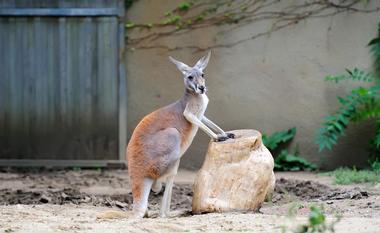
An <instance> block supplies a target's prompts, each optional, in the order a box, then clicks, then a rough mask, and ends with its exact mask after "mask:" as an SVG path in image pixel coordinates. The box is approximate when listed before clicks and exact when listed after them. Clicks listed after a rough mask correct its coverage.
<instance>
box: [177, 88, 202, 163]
mask: <svg viewBox="0 0 380 233" xmlns="http://www.w3.org/2000/svg"><path fill="white" fill-rule="evenodd" d="M207 105H208V97H207V95H206V94H203V95H199V96H196V97H195V98H193V99H191V100H190V101H189V103H188V106H187V107H188V109H187V110H188V111H189V112H191V113H192V114H193V115H195V116H196V117H197V118H198V119H199V120H202V118H203V116H204V114H205V112H206V109H207ZM197 131H198V126H197V125H194V124H192V125H191V131H190V133H189V136H188V137H187V140H186V141H185V142H184V143H183V145H182V147H181V156H182V155H183V154H184V153H185V151H186V150H187V149H188V148H189V146H190V144H191V143H192V141H193V139H194V137H195V134H197Z"/></svg>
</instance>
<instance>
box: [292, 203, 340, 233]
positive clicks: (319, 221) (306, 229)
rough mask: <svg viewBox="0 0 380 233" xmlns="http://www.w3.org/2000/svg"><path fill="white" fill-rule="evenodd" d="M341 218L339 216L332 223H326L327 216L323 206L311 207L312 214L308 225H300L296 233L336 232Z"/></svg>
mask: <svg viewBox="0 0 380 233" xmlns="http://www.w3.org/2000/svg"><path fill="white" fill-rule="evenodd" d="M340 219H341V217H340V216H337V217H336V219H335V220H333V222H331V223H329V224H328V223H327V222H326V215H325V213H324V209H323V206H320V207H318V206H310V213H309V218H308V223H307V224H302V225H299V226H298V228H297V229H296V231H295V232H297V233H313V232H335V230H334V227H335V224H336V223H338V222H339V221H340Z"/></svg>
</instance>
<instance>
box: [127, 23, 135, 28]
mask: <svg viewBox="0 0 380 233" xmlns="http://www.w3.org/2000/svg"><path fill="white" fill-rule="evenodd" d="M135 26H136V24H135V23H133V22H128V23H126V24H125V28H134V27H135Z"/></svg>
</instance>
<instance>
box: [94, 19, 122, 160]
mask: <svg viewBox="0 0 380 233" xmlns="http://www.w3.org/2000/svg"><path fill="white" fill-rule="evenodd" d="M97 22H98V24H97V26H98V33H97V34H98V35H97V37H98V41H97V42H98V46H97V47H98V64H101V65H99V66H98V80H97V81H98V93H99V105H98V114H99V117H100V121H101V122H104V123H103V127H104V128H108V129H112V128H116V129H117V125H118V111H117V109H118V103H117V99H118V88H117V85H118V83H117V69H118V67H117V60H118V55H117V47H118V41H117V38H118V37H117V20H116V18H106V17H100V18H98V19H97ZM105 136H106V138H105V139H103V140H105V141H107V144H106V147H105V149H106V150H109V149H110V148H114V147H117V145H118V142H117V140H115V139H117V138H118V133H117V131H111V130H109V131H108V133H107V134H106V135H105ZM114 153H115V154H111V152H108V154H109V155H110V156H111V155H112V156H114V159H117V158H118V155H117V154H118V150H117V151H115V152H114Z"/></svg>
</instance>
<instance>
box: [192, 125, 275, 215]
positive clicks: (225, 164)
mask: <svg viewBox="0 0 380 233" xmlns="http://www.w3.org/2000/svg"><path fill="white" fill-rule="evenodd" d="M231 133H234V134H235V139H228V140H227V141H223V142H214V141H211V142H210V144H209V147H208V151H207V154H206V158H205V162H204V164H203V166H202V168H201V169H200V171H199V172H198V174H197V177H196V179H195V183H194V196H193V203H192V209H193V213H210V212H229V211H257V210H258V209H259V208H260V207H261V204H262V203H263V202H264V200H265V198H266V197H267V196H268V195H271V194H272V192H273V190H274V185H275V176H274V173H273V167H274V161H273V157H272V155H271V153H270V152H269V150H268V149H267V148H266V147H265V146H264V145H263V143H262V138H261V134H260V132H258V131H256V130H250V129H245V130H234V131H231Z"/></svg>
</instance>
